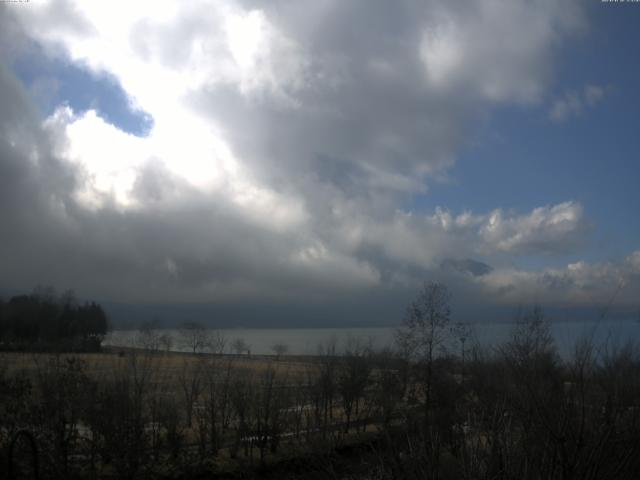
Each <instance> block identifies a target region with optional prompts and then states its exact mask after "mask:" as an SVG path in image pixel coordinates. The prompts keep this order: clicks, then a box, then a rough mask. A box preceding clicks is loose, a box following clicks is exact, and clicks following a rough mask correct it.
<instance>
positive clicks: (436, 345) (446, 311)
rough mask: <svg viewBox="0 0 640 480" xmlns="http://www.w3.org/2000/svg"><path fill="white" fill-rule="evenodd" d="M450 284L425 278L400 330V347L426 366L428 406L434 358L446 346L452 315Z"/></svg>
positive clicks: (426, 406)
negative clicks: (425, 280)
mask: <svg viewBox="0 0 640 480" xmlns="http://www.w3.org/2000/svg"><path fill="white" fill-rule="evenodd" d="M450 299H451V294H450V293H449V290H448V288H447V287H446V286H445V285H444V284H442V283H437V282H425V283H424V285H423V287H422V289H421V290H420V292H419V293H418V296H417V298H416V299H415V300H414V301H413V302H411V305H409V307H408V308H407V312H406V315H405V317H404V320H403V322H402V327H401V328H400V329H399V330H398V331H397V333H396V341H397V343H398V344H399V346H400V348H401V349H402V350H403V351H405V352H407V354H408V355H409V356H411V357H413V358H415V359H417V360H418V362H419V363H420V364H422V366H423V367H424V370H423V374H424V375H423V378H422V383H423V388H424V406H425V412H426V413H427V415H428V412H429V409H430V408H431V393H432V382H433V362H434V357H435V355H436V354H437V353H438V352H442V351H443V350H444V348H445V342H446V340H447V336H448V334H449V332H448V330H447V326H448V324H449V321H450V317H451V308H450V306H449V301H450Z"/></svg>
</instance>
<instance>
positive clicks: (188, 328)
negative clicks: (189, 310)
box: [180, 322, 211, 353]
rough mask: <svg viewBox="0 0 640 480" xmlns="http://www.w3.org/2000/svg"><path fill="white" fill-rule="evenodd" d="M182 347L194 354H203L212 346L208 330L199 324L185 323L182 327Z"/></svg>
mask: <svg viewBox="0 0 640 480" xmlns="http://www.w3.org/2000/svg"><path fill="white" fill-rule="evenodd" d="M180 337H181V338H182V345H183V346H184V347H185V348H188V349H189V350H191V352H192V353H201V352H203V351H204V350H205V349H207V348H209V346H210V343H211V342H210V340H211V339H210V337H209V332H208V331H207V329H206V328H205V327H204V326H203V325H202V324H200V323H198V322H184V323H183V324H182V326H181V327H180Z"/></svg>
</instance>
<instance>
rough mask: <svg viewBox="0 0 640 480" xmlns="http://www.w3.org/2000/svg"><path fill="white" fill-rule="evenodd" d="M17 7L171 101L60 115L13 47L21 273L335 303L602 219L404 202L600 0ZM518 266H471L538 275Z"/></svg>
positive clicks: (5, 248)
mask: <svg viewBox="0 0 640 480" xmlns="http://www.w3.org/2000/svg"><path fill="white" fill-rule="evenodd" d="M1 15H2V20H1V21H2V24H3V25H4V24H13V25H18V26H19V27H16V28H17V29H18V30H19V31H20V32H22V33H20V32H18V33H16V35H17V36H18V37H19V38H21V39H23V40H24V42H25V43H27V44H28V43H29V41H34V42H37V43H38V45H40V46H41V47H42V48H43V49H44V51H45V52H46V54H47V55H49V56H50V57H51V58H52V59H53V60H54V61H55V59H63V60H64V61H70V62H72V63H73V64H74V65H77V66H79V67H80V68H83V69H86V70H88V71H91V72H94V73H106V74H108V75H110V76H112V77H113V78H115V79H116V80H117V81H118V82H119V84H120V86H121V87H122V89H123V91H124V92H126V94H127V96H128V100H129V102H130V103H131V108H133V109H138V110H140V111H144V112H147V113H148V114H149V115H150V116H151V117H152V118H153V125H152V127H151V128H150V130H149V132H148V133H147V134H146V135H145V136H142V137H139V136H134V135H130V134H128V133H127V132H125V131H123V130H121V129H119V128H118V127H117V126H115V125H113V124H111V123H109V122H108V121H107V120H106V119H105V118H102V117H101V116H100V113H99V112H98V111H95V110H88V111H85V112H76V111H73V109H71V108H70V107H68V106H65V105H60V106H59V107H58V108H57V109H56V110H55V111H54V113H53V114H52V115H51V116H49V117H48V118H46V119H44V121H42V119H40V118H39V117H38V115H37V114H36V113H34V112H33V108H32V106H31V101H30V100H29V98H28V97H27V95H26V94H25V92H24V89H23V87H22V86H21V85H19V83H18V82H17V81H16V80H15V78H14V77H13V75H12V74H11V73H10V71H9V70H8V69H7V68H5V67H3V69H2V76H1V77H0V80H1V83H0V94H1V95H2V102H3V103H2V105H3V108H2V110H1V114H0V117H1V120H2V122H3V123H2V125H3V130H2V131H1V132H0V148H1V149H2V152H3V154H2V157H0V162H1V163H0V168H2V169H3V175H2V176H1V177H0V178H1V179H2V181H3V185H2V186H3V190H2V193H0V195H3V199H4V200H5V201H4V202H3V204H2V207H0V208H2V209H3V210H2V212H3V218H4V219H5V222H6V224H7V225H8V227H9V228H8V231H10V232H11V233H10V234H9V235H6V236H4V237H3V238H2V239H1V240H0V252H2V253H1V254H2V257H1V258H2V264H3V268H2V272H1V273H0V275H1V276H0V281H2V282H3V283H6V284H8V283H9V282H12V285H15V286H16V287H20V288H29V287H30V286H32V285H33V284H34V283H52V284H55V285H60V286H65V287H66V286H76V287H78V286H81V287H79V288H82V289H83V291H82V292H81V293H82V294H84V295H94V296H98V297H101V298H110V299H119V300H127V301H158V299H161V301H163V302H169V301H173V302H257V301H262V300H274V301H291V299H300V298H305V299H311V298H317V299H325V300H326V301H329V302H330V301H333V300H331V299H335V298H338V297H348V296H354V297H358V298H360V296H362V295H364V293H366V292H374V293H373V294H374V295H376V294H378V293H380V292H386V294H388V295H391V294H390V293H389V292H395V291H396V290H394V289H399V290H402V291H403V292H406V291H408V290H407V289H412V288H413V287H414V286H415V285H416V283H417V281H418V280H422V279H424V278H426V277H428V276H430V275H441V274H444V275H450V276H451V278H452V279H455V278H457V277H455V275H456V274H455V272H453V273H446V272H445V273H443V272H442V271H441V270H442V269H440V265H441V263H442V262H443V261H445V260H446V259H455V260H454V261H456V262H459V261H460V260H461V259H466V258H481V259H484V260H486V261H487V262H489V263H491V260H493V259H494V258H497V259H499V260H500V262H501V263H504V261H505V260H504V259H505V258H509V259H510V258H514V257H517V256H520V255H559V254H564V253H567V252H574V251H575V250H576V249H578V248H579V247H580V245H581V240H582V239H583V237H584V235H585V233H586V232H587V231H588V229H589V224H588V221H587V219H586V215H585V213H584V212H583V208H582V206H581V204H580V203H579V202H577V201H569V202H565V203H559V204H556V205H548V206H542V207H538V208H533V209H531V210H530V211H528V212H524V213H522V212H520V213H519V212H514V211H512V210H510V209H509V208H508V205H506V206H504V207H505V208H499V209H494V210H492V211H488V212H471V211H466V212H461V213H457V214H456V213H451V212H450V211H449V210H448V209H447V208H446V207H442V208H438V209H436V210H434V211H433V212H427V213H419V212H413V211H407V210H406V209H403V208H401V205H406V204H407V203H409V201H410V200H411V198H412V196H413V195H415V194H416V193H425V192H427V193H428V189H429V186H430V184H431V182H434V181H436V179H437V178H438V177H439V176H441V175H442V174H443V173H445V172H446V171H447V170H448V169H449V168H451V166H452V165H454V163H455V158H456V155H457V153H458V151H459V149H460V148H461V147H462V146H463V145H465V144H466V142H468V140H469V138H470V135H471V134H472V133H473V131H474V126H475V124H476V122H477V120H479V119H482V118H483V117H484V116H486V115H487V114H489V113H490V112H491V111H492V109H494V108H496V107H499V106H501V105H504V104H510V103H517V104H532V103H536V102H540V101H541V99H542V98H544V93H545V89H546V87H547V85H548V82H549V79H550V77H551V75H552V71H553V63H554V62H553V60H554V58H553V51H554V47H555V45H556V44H558V43H560V42H562V41H563V40H564V39H565V38H567V37H569V36H571V35H574V34H575V33H576V32H578V31H580V29H582V28H583V27H584V18H583V14H582V10H581V7H580V4H579V3H578V2H575V3H574V2H562V3H558V2H554V1H540V2H537V3H535V4H531V3H529V2H524V1H522V2H509V3H508V4H505V3H504V2H497V1H495V2H494V1H478V2H470V3H467V4H465V6H464V7H463V6H460V5H453V4H452V3H451V2H426V3H425V2H411V1H407V2H401V3H393V4H392V3H388V2H369V1H366V2H357V1H356V2H339V1H327V2H312V3H311V4H306V5H302V4H300V3H297V2H293V3H290V2H286V3H281V2H272V3H267V4H260V5H256V4H254V3H253V2H249V1H247V2H235V1H224V2H205V1H200V0H195V1H192V2H188V3H180V4H178V3H175V2H170V1H164V0H162V1H154V2H152V3H145V2H135V3H132V4H130V5H129V4H127V6H126V7H125V6H120V7H118V8H116V7H114V6H113V5H112V4H108V3H105V2H99V1H96V2H92V1H86V2H84V1H83V2H59V1H57V2H42V3H40V2H38V3H33V4H32V5H30V8H28V9H27V8H25V9H20V10H17V9H14V10H11V11H8V10H7V9H4V10H3V12H2V14H1ZM0 31H1V29H0ZM506 39H508V41H507V40H506ZM598 95H599V93H598V91H597V88H596V87H592V88H591V89H589V90H588V91H587V90H585V91H584V93H583V94H581V97H580V98H581V102H583V103H584V104H595V103H597V102H598V101H599V97H598ZM5 105H6V108H5ZM501 275H503V276H504V275H507V274H506V273H505V272H504V271H502V270H500V269H496V270H494V271H491V272H487V273H485V274H484V275H482V276H481V278H482V279H483V280H482V282H484V283H475V282H476V281H475V280H473V281H472V280H460V282H461V283H460V285H463V287H461V288H464V289H467V290H469V289H474V288H475V292H476V293H477V292H480V291H482V292H484V291H485V290H482V289H484V288H487V289H489V290H487V291H491V292H494V293H493V294H494V295H500V291H501V290H500V288H501V287H500V285H503V284H504V285H507V286H508V285H512V284H513V285H516V287H517V286H518V285H524V287H523V288H525V287H526V282H524V283H522V282H521V283H517V282H516V280H514V279H513V278H515V277H513V276H512V277H513V278H512V277H509V279H508V280H504V282H503V283H500V282H501V281H502V280H500V279H502V278H506V277H503V276H501ZM514 275H516V274H514ZM517 275H522V276H526V275H528V274H527V273H526V272H525V273H522V274H520V273H518V274H517ZM517 275H516V276H517ZM485 277H486V280H485ZM478 278H480V277H478ZM453 281H456V280H453ZM465 282H466V283H465ZM470 282H471V283H470ZM491 282H493V283H491ZM492 285H494V286H496V288H494V289H493V290H491V288H493V287H492ZM504 285H503V286H504ZM516 287H514V288H516ZM517 288H520V287H517ZM465 291H466V290H465ZM379 297H380V298H382V297H384V295H382V294H381V295H379ZM384 298H387V297H384Z"/></svg>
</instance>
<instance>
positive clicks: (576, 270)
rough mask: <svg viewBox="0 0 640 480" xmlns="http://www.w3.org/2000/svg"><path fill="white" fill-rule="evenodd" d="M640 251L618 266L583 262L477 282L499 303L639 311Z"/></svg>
mask: <svg viewBox="0 0 640 480" xmlns="http://www.w3.org/2000/svg"><path fill="white" fill-rule="evenodd" d="M639 259H640V251H634V252H632V253H631V254H630V255H629V256H627V257H626V258H624V259H622V260H620V261H617V262H611V261H610V262H596V263H589V262H585V261H579V262H575V263H570V264H568V265H566V266H565V267H564V268H547V269H544V270H542V271H540V272H527V271H523V270H518V269H514V268H510V269H496V270H494V271H492V272H490V273H488V274H487V275H483V276H482V277H474V278H473V280H474V281H476V282H477V284H478V285H479V286H481V288H483V289H484V290H485V291H486V293H487V294H488V295H491V296H492V297H493V298H495V299H496V300H497V301H499V302H504V303H508V304H531V303H539V302H544V303H545V304H548V305H557V306H574V307H575V306H585V307H597V306H606V305H614V306H615V307H617V308H622V309H626V310H627V311H633V310H634V309H637V305H638V303H637V296H636V292H637V291H638V289H639V288H640V261H639Z"/></svg>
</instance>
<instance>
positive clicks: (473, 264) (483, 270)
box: [440, 258, 493, 277]
mask: <svg viewBox="0 0 640 480" xmlns="http://www.w3.org/2000/svg"><path fill="white" fill-rule="evenodd" d="M440 268H442V269H443V270H454V271H456V272H459V273H469V274H471V275H473V276H474V277H481V276H482V275H486V274H487V273H491V272H492V271H493V267H491V266H490V265H487V264H486V263H483V262H479V261H478V260H473V259H471V258H463V259H456V258H447V259H446V260H444V261H443V262H442V263H441V264H440Z"/></svg>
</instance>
